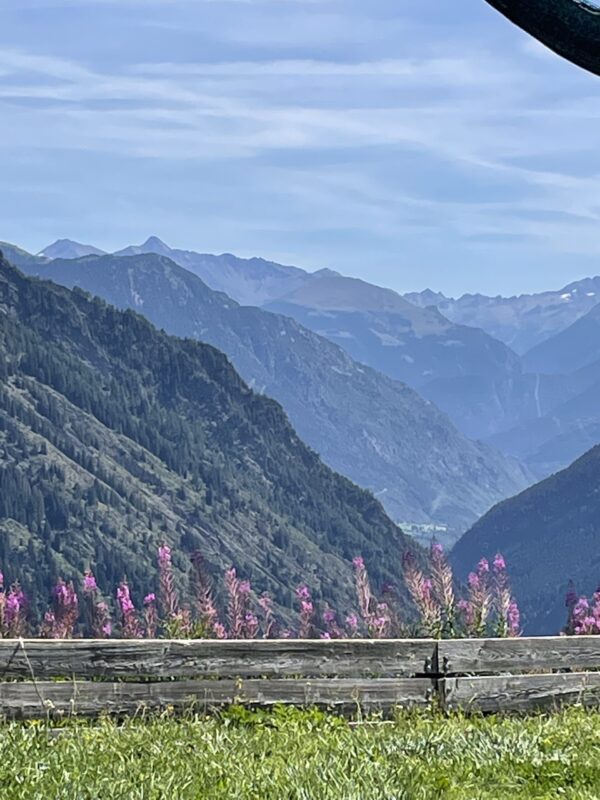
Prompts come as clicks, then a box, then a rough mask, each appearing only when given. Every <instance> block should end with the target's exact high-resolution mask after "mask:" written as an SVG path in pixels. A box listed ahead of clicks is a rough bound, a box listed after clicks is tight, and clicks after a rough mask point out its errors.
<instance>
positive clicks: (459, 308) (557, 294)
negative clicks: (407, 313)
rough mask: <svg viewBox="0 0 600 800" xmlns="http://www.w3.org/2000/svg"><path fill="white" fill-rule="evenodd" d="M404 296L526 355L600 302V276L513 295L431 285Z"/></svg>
mask: <svg viewBox="0 0 600 800" xmlns="http://www.w3.org/2000/svg"><path fill="white" fill-rule="evenodd" d="M404 297H405V298H406V300H408V301H409V302H411V303H414V304H416V305H419V306H421V307H427V306H431V305H434V306H436V308H438V309H439V311H440V312H441V313H442V314H444V316H446V317H448V319H450V320H452V321H453V322H456V323H457V324H460V325H470V326H473V327H476V328H482V329H483V330H485V331H487V333H489V334H490V336H493V337H494V338H495V339H499V340H500V341H501V342H504V343H505V344H507V345H508V346H509V347H511V348H512V349H513V350H514V351H515V352H516V353H518V354H519V355H524V354H525V353H527V351H528V350H531V349H532V348H533V347H535V346H536V345H538V344H540V342H543V341H545V340H546V339H549V338H550V337H552V336H554V335H555V334H557V333H559V332H560V331H563V330H565V329H566V328H568V327H569V326H570V325H571V324H572V323H573V322H575V321H576V320H578V319H579V318H580V317H582V316H584V315H585V314H587V312H588V311H589V310H590V309H591V308H593V307H594V306H595V305H596V304H597V303H598V302H600V277H595V278H584V279H582V280H580V281H573V282H572V283H570V284H568V285H567V286H565V287H563V288H562V289H559V290H557V291H546V292H539V293H537V294H523V295H515V296H513V297H501V296H497V297H489V296H487V295H482V294H465V295H462V296H461V297H459V298H457V299H454V298H452V297H446V296H444V295H443V294H442V293H441V292H432V291H431V290H430V289H426V290H425V291H423V292H409V293H407V294H405V295H404Z"/></svg>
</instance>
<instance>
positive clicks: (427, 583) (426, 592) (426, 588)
mask: <svg viewBox="0 0 600 800" xmlns="http://www.w3.org/2000/svg"><path fill="white" fill-rule="evenodd" d="M432 588H433V584H432V583H431V580H430V579H429V578H425V580H424V581H423V583H422V584H421V597H422V598H423V600H431V590H432Z"/></svg>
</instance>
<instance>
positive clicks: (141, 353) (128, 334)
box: [0, 260, 412, 607]
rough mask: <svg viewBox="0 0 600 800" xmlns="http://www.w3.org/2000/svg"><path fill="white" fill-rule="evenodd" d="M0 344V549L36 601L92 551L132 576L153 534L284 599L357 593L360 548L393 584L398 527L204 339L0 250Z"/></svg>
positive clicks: (103, 576)
mask: <svg viewBox="0 0 600 800" xmlns="http://www.w3.org/2000/svg"><path fill="white" fill-rule="evenodd" d="M0 348H1V350H2V359H1V360H0V456H1V459H0V486H1V488H2V491H1V492H0V529H1V531H2V534H3V535H2V536H0V561H1V562H2V564H3V565H4V566H5V568H6V570H7V571H9V572H10V579H15V578H19V579H21V580H22V581H23V583H24V585H25V586H26V587H27V589H28V591H30V592H32V593H33V596H34V600H35V597H36V594H37V596H41V595H44V594H45V593H46V592H47V591H48V589H49V585H50V581H51V580H52V579H53V578H55V577H56V576H57V575H58V574H61V573H62V574H65V575H71V574H77V573H78V574H81V573H82V571H83V569H84V568H85V567H86V566H88V565H89V564H90V563H93V564H94V565H95V569H96V572H97V574H98V577H99V578H100V580H101V581H102V582H103V583H104V584H105V585H107V586H114V583H115V582H116V581H118V580H120V579H121V578H122V577H123V575H124V574H127V576H128V577H129V578H130V579H131V580H132V582H133V583H134V585H136V586H137V587H139V591H143V590H144V588H146V587H148V582H149V578H151V576H152V575H153V573H154V562H155V550H156V545H157V544H158V543H159V542H161V541H163V540H166V541H168V542H169V543H170V544H172V545H174V546H176V547H177V548H178V549H179V550H182V551H187V552H189V551H190V550H193V549H195V548H200V549H201V550H202V551H203V552H204V553H205V555H206V556H207V557H208V559H209V562H210V563H212V564H213V565H216V566H218V567H219V568H223V567H225V566H229V565H230V564H231V563H234V564H236V565H237V566H238V567H239V568H240V572H241V573H242V574H245V575H246V576H247V577H249V578H252V579H253V580H254V582H255V583H256V584H257V588H259V589H268V590H270V591H272V592H273V593H274V594H275V596H276V598H277V600H278V601H279V602H280V603H282V604H283V605H289V604H290V603H291V599H292V595H293V589H294V587H295V586H296V585H298V583H299V582H301V581H303V580H308V581H309V582H310V583H311V586H312V587H314V589H315V591H316V592H317V593H318V594H319V595H320V596H322V597H326V598H328V599H329V600H330V601H331V602H335V603H337V604H338V605H340V606H342V607H349V606H352V605H354V600H353V588H352V577H351V571H352V570H351V566H350V564H349V559H350V558H351V557H352V556H353V555H355V554H356V553H360V552H362V553H363V554H364V555H365V557H366V559H367V561H368V563H369V566H370V568H371V569H372V570H373V572H374V575H375V576H376V577H375V580H377V581H379V580H383V579H386V580H391V581H394V582H395V584H396V586H398V588H399V591H400V594H401V596H404V595H403V588H402V580H401V578H400V577H398V576H399V574H400V563H401V559H402V555H403V552H404V551H405V550H406V549H407V548H409V547H412V544H411V541H410V540H409V539H408V538H407V537H405V536H404V535H403V533H402V532H401V531H400V529H399V528H397V527H396V526H395V525H394V524H393V523H392V522H391V521H390V520H389V518H388V517H387V516H386V515H385V513H384V511H383V508H382V507H381V505H380V504H379V503H378V502H377V501H376V500H375V499H374V498H373V497H372V496H371V495H370V494H369V493H367V492H365V491H363V490H361V489H359V488H358V487H356V486H355V485H353V484H352V483H351V482H350V481H348V480H346V479H345V478H342V477H341V476H339V475H337V474H335V473H334V472H332V471H331V470H330V469H329V468H328V467H326V466H325V465H324V464H323V463H322V462H321V461H320V460H319V458H318V457H317V455H316V454H315V453H314V452H313V451H311V450H310V449H308V448H307V447H306V446H305V445H304V444H303V442H302V441H301V440H300V439H299V438H298V437H297V435H296V433H295V432H294V430H293V429H292V427H291V426H290V424H289V422H288V420H287V418H286V416H285V414H284V413H283V411H282V409H281V407H280V406H279V405H278V404H277V403H276V402H274V401H273V400H270V399H268V398H265V397H262V396H260V395H257V394H255V393H254V392H252V391H251V390H250V389H248V387H247V386H246V385H245V384H244V383H243V381H242V380H241V379H240V377H239V376H238V375H237V373H236V372H235V371H234V369H233V368H232V367H231V365H230V364H229V362H228V361H227V359H226V358H225V356H223V354H222V353H220V352H219V351H217V350H216V349H215V348H213V347H211V346H210V345H206V344H201V343H200V342H195V341H192V340H189V339H188V340H180V339H176V338H175V337H170V336H168V335H166V334H165V333H163V332H160V331H158V330H156V329H155V328H153V327H152V325H151V324H150V323H149V322H147V321H146V320H145V319H143V318H142V317H140V316H138V315H136V314H133V313H132V312H131V311H127V312H122V311H117V310H116V309H114V308H112V307H111V306H108V305H106V304H105V303H104V302H103V301H101V300H98V299H96V300H91V299H90V298H89V297H88V296H87V295H85V294H84V293H82V292H81V291H79V290H77V291H75V292H71V291H69V290H67V289H65V288H62V287H58V286H56V285H54V284H51V283H44V282H40V281H37V280H34V279H32V278H26V277H25V276H23V275H22V273H20V272H18V271H17V270H16V269H15V268H13V267H11V266H10V265H9V264H8V263H7V262H6V261H4V260H0ZM183 564H184V562H181V561H180V562H179V563H178V566H183ZM44 599H45V597H44Z"/></svg>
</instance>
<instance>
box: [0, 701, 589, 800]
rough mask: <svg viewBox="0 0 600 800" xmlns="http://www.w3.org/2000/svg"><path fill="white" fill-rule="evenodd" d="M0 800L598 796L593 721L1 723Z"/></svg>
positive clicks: (237, 718)
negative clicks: (59, 726) (55, 725)
mask: <svg viewBox="0 0 600 800" xmlns="http://www.w3.org/2000/svg"><path fill="white" fill-rule="evenodd" d="M0 796H1V797H2V798H3V799H4V800H34V798H35V800H59V798H60V799H61V800H63V799H64V800H92V798H93V800H159V799H160V800H212V799H213V798H214V799H215V800H223V798H239V799H240V800H242V799H243V800H259V799H261V798H265V800H266V799H267V798H268V800H271V799H272V800H287V799H288V798H289V800H321V799H322V800H329V799H330V798H331V800H334V799H335V800H401V799H402V800H421V798H423V799H425V798H427V800H429V798H431V800H439V799H440V798H448V800H484V799H485V800H487V799H488V798H489V799H490V800H492V799H493V800H503V799H504V798H506V800H517V799H518V798H523V800H533V799H534V798H548V799H550V798H573V799H575V798H577V800H585V799H589V800H596V799H597V798H599V797H600V714H598V713H597V712H590V711H585V710H583V709H580V708H572V709H570V710H566V711H562V712H557V713H554V714H551V715H535V716H529V717H526V718H519V717H503V718H500V717H487V718H483V717H470V718H465V717H461V716H452V717H449V718H445V717H442V716H441V715H439V714H437V713H435V712H429V713H401V714H399V715H398V716H397V717H396V718H395V719H394V720H393V721H392V722H388V723H385V724H371V723H369V722H365V723H364V724H359V725H355V726H352V725H349V724H348V722H347V721H345V720H343V719H341V718H339V717H336V716H333V715H328V714H323V713H321V712H317V711H295V710H289V709H281V710H278V711H275V712H271V713H262V712H256V713H253V712H248V711H244V710H242V709H233V710H231V711H230V712H228V713H227V714H225V715H223V716H221V717H220V718H206V717H200V716H191V715H190V716H189V717H185V718H179V719H176V718H173V717H171V716H169V715H163V716H161V717H149V718H146V719H142V718H138V719H133V720H129V721H127V722H124V723H117V722H114V721H111V720H108V719H106V720H101V721H99V722H94V723H86V722H78V721H68V722H65V723H63V725H62V727H61V729H60V732H57V730H56V728H54V730H51V729H49V726H47V724H46V723H44V722H37V723H5V724H3V725H2V726H1V727H0Z"/></svg>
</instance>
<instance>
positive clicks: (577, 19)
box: [486, 0, 600, 75]
mask: <svg viewBox="0 0 600 800" xmlns="http://www.w3.org/2000/svg"><path fill="white" fill-rule="evenodd" d="M486 2H487V3H489V4H490V5H491V6H493V7H494V8H495V9H496V10H497V11H499V12H500V13H501V14H503V15H504V16H505V17H507V18H508V19H509V20H510V21H511V22H514V23H515V25H518V26H519V28H522V30H524V31H525V32H526V33H529V34H530V35H531V36H533V37H534V38H536V39H537V40H538V41H540V42H541V43H542V44H544V45H546V47H549V48H550V49H551V50H554V52H555V53H558V55H559V56H562V57H563V58H566V59H567V60H568V61H571V62H572V63H573V64H576V65H577V66H578V67H582V68H583V69H586V70H587V71H588V72H592V73H594V75H600V7H599V6H596V5H592V4H591V3H589V2H587V0H486Z"/></svg>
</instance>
